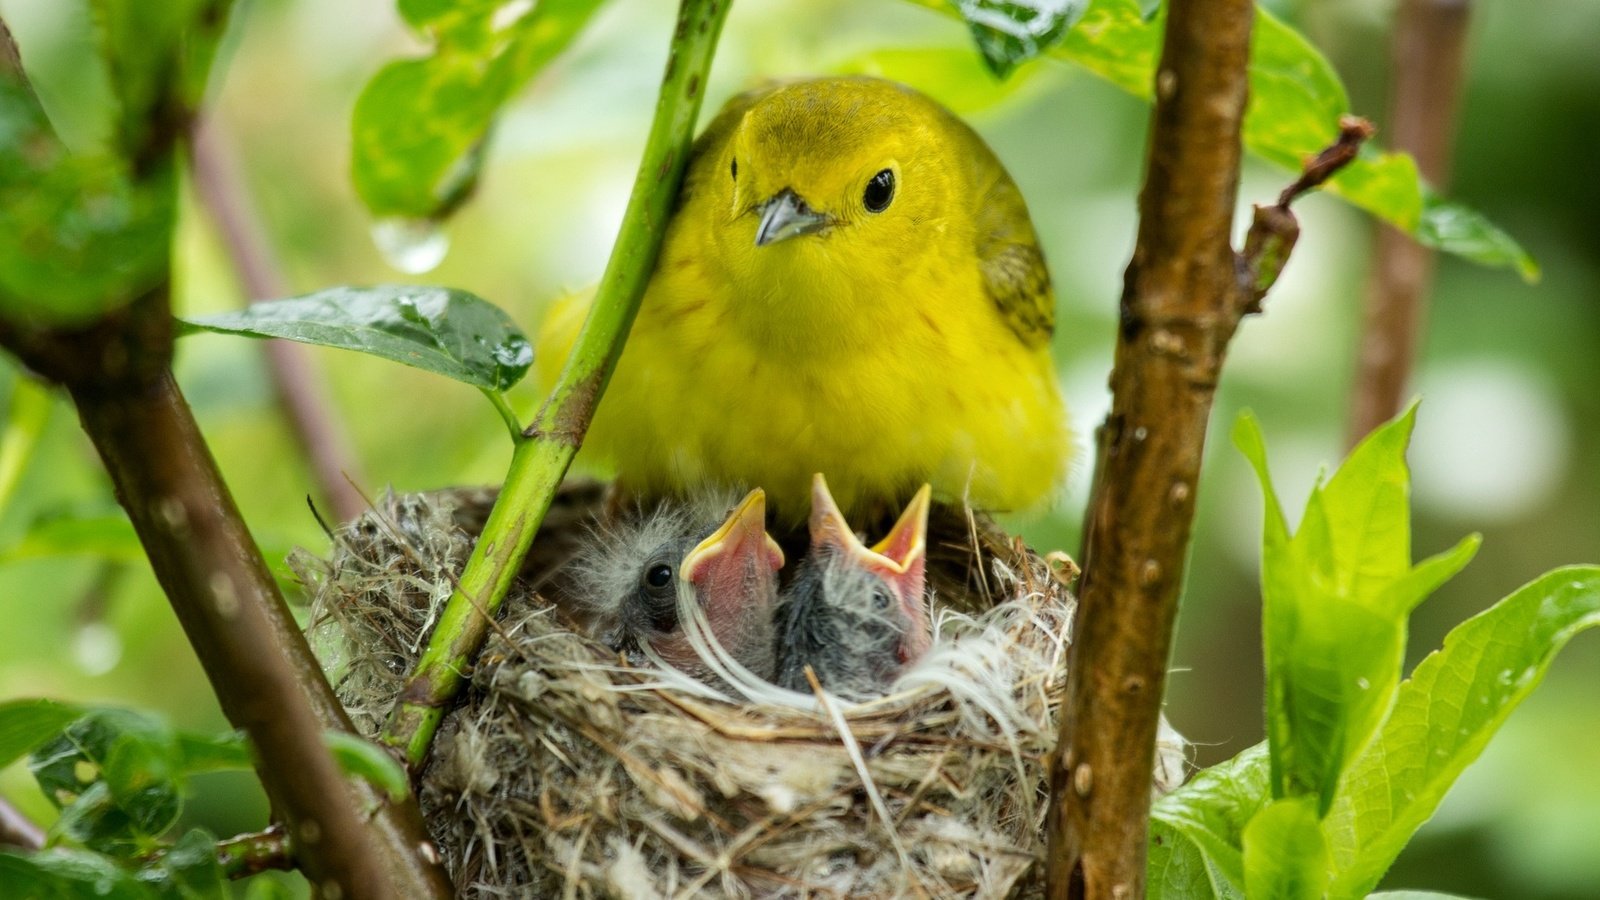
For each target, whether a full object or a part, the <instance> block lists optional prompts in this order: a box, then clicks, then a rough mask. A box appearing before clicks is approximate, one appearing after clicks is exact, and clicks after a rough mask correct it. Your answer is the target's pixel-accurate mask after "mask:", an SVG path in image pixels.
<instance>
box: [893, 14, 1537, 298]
mask: <svg viewBox="0 0 1600 900" xmlns="http://www.w3.org/2000/svg"><path fill="white" fill-rule="evenodd" d="M913 2H915V3H917V4H919V5H921V6H927V7H930V8H934V9H939V10H941V11H944V12H946V13H949V14H953V15H954V14H960V12H961V10H959V9H958V8H957V6H955V5H952V4H951V3H950V2H946V0H913ZM1165 27H1166V16H1165V7H1164V6H1162V7H1160V8H1157V9H1155V11H1154V14H1152V12H1151V4H1149V3H1148V0H1091V2H1090V3H1089V4H1088V6H1087V8H1086V9H1084V10H1083V14H1082V18H1081V19H1078V21H1077V24H1076V25H1074V26H1072V27H1070V28H1068V29H1067V30H1066V32H1065V33H1064V34H1063V35H1061V36H1060V38H1059V42H1058V43H1055V44H1054V45H1053V46H1049V47H1048V48H1047V49H1045V50H1044V52H1045V53H1046V54H1048V55H1050V56H1052V57H1055V58H1056V59H1061V60H1065V61H1067V62H1071V63H1075V64H1077V65H1079V66H1082V67H1083V68H1085V69H1088V70H1089V71H1090V72H1092V73H1094V74H1096V75H1098V76H1100V77H1101V78H1104V79H1106V80H1107V81H1109V82H1111V83H1112V84H1114V85H1116V86H1118V87H1120V88H1122V89H1123V90H1125V91H1127V92H1129V93H1131V94H1133V95H1134V96H1137V97H1140V98H1142V99H1144V100H1147V101H1148V100H1151V99H1152V98H1153V96H1154V90H1155V70H1156V62H1157V60H1158V59H1159V57H1160V53H1161V38H1162V31H1163V29H1164V28H1165ZM1348 112H1350V99H1349V97H1348V96H1347V95H1346V93H1345V89H1344V85H1343V83H1342V82H1341V81H1340V80H1339V76H1338V74H1337V73H1336V72H1335V71H1334V69H1333V66H1332V64H1330V63H1329V62H1328V60H1327V58H1326V57H1324V56H1323V55H1322V53H1321V52H1320V51H1318V50H1317V49H1316V47H1314V46H1312V45H1311V43H1310V42H1309V41H1307V40H1306V39H1305V38H1304V37H1303V36H1301V35H1300V34H1299V33H1298V32H1296V31H1295V30H1294V29H1293V28H1290V27H1289V26H1288V25H1286V24H1284V23H1283V22H1282V21H1281V20H1280V19H1278V18H1277V17H1276V16H1274V15H1273V14H1272V13H1270V12H1268V11H1267V10H1266V9H1263V8H1260V7H1258V8H1257V9H1256V24H1255V33H1254V35H1253V36H1252V38H1251V42H1250V105H1249V107H1248V108H1247V109H1246V111H1245V121H1244V135H1243V137H1244V143H1245V146H1246V147H1248V148H1249V149H1250V151H1251V152H1253V153H1255V154H1256V155H1258V156H1260V157H1262V158H1264V159H1266V160H1268V161H1270V162H1273V163H1276V164H1278V165H1280V166H1283V167H1285V168H1287V169H1289V170H1291V171H1296V172H1298V171H1299V169H1300V167H1301V166H1302V165H1303V164H1304V162H1305V161H1306V160H1307V159H1310V158H1311V157H1313V156H1315V155H1316V154H1317V153H1319V152H1321V151H1322V149H1323V148H1325V147H1327V146H1328V145H1330V144H1332V143H1333V141H1334V140H1335V139H1336V138H1337V137H1338V135H1339V119H1340V117H1341V116H1343V115H1345V114H1346V113H1348ZM1380 138H1381V135H1380ZM1327 189H1328V190H1330V191H1332V192H1333V193H1335V194H1337V195H1339V196H1341V197H1343V198H1344V199H1345V200H1347V201H1349V202H1350V203H1352V204H1353V205H1355V206H1357V207H1359V208H1361V209H1363V210H1366V211H1367V212H1369V213H1371V214H1372V215H1374V216H1377V217H1378V218H1380V219H1382V220H1384V221H1385V222H1388V223H1389V224H1391V225H1394V226H1395V227H1396V228H1399V229H1401V230H1402V231H1405V232H1406V233H1407V234H1410V235H1412V236H1414V237H1415V238H1416V239H1417V240H1418V241H1420V242H1422V243H1423V244H1426V245H1427V246H1430V247H1433V248H1435V249H1438V250H1442V251H1444V252H1446V253H1453V254H1455V255H1457V256H1461V257H1463V258H1465V259H1469V260H1472V261H1474V262H1478V263H1482V264H1484V265H1489V266H1504V267H1510V268H1514V269H1516V270H1517V271H1518V272H1519V273H1520V274H1521V275H1522V277H1523V279H1524V280H1526V281H1533V280H1535V279H1537V277H1538V266H1537V265H1536V264H1535V263H1534V261H1533V259H1532V257H1530V256H1529V255H1528V253H1527V252H1526V251H1525V250H1523V248H1522V247H1521V246H1520V245H1518V243H1517V242H1516V240H1515V239H1513V238H1512V237H1511V236H1510V235H1509V234H1507V233H1505V232H1504V231H1502V230H1500V229H1499V228H1497V227H1495V226H1494V225H1493V224H1492V223H1490V222H1489V221H1488V220H1486V219H1484V218H1483V217H1482V216H1481V215H1478V214H1477V213H1474V212H1472V211H1471V210H1468V209H1466V208H1465V207H1462V206H1459V205H1455V204H1448V203H1443V202H1442V201H1439V200H1436V199H1432V195H1431V192H1430V191H1429V189H1428V188H1427V186H1426V185H1425V184H1424V183H1423V182H1422V179H1421V178H1420V177H1419V176H1418V174H1417V167H1416V164H1415V163H1414V162H1413V161H1412V160H1411V158H1410V157H1409V156H1407V155H1405V154H1403V153H1383V152H1378V151H1367V152H1364V153H1362V154H1361V156H1360V158H1358V159H1356V160H1355V161H1354V162H1353V163H1351V164H1350V165H1349V166H1348V167H1346V168H1345V169H1344V170H1342V171H1341V172H1340V173H1339V174H1338V175H1337V176H1336V177H1335V178H1334V179H1333V180H1332V181H1331V182H1329V184H1328V185H1327ZM1247 199H1251V198H1247ZM1263 199H1264V198H1263Z"/></svg>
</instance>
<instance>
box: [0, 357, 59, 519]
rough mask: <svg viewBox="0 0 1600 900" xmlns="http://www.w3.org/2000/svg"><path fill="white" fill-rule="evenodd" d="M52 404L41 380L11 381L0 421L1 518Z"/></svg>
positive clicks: (30, 457) (31, 455)
mask: <svg viewBox="0 0 1600 900" xmlns="http://www.w3.org/2000/svg"><path fill="white" fill-rule="evenodd" d="M52 405H53V398H52V397H51V395H50V389H49V388H47V387H45V386H44V385H43V384H42V383H40V382H38V381H35V380H33V379H32V378H28V377H26V376H24V377H19V378H16V379H15V380H13V381H12V383H11V397H10V399H9V402H8V403H7V407H8V408H7V410H6V414H5V423H4V424H3V425H0V518H4V517H5V514H6V509H7V508H8V507H10V506H11V498H12V496H13V495H14V493H15V491H16V489H17V485H19V484H21V483H22V475H23V473H24V472H26V471H27V469H28V461H29V460H30V459H32V457H33V451H34V450H35V449H37V448H38V446H39V439H40V438H41V437H43V436H44V426H45V423H46V422H48V421H49V420H50V407H51V406H52Z"/></svg>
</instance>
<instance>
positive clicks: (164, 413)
mask: <svg viewBox="0 0 1600 900" xmlns="http://www.w3.org/2000/svg"><path fill="white" fill-rule="evenodd" d="M15 58H17V54H16V51H15V47H14V45H13V44H12V42H11V41H10V36H9V33H7V32H4V23H3V22H0V61H3V60H5V59H15ZM0 77H3V78H6V79H8V80H11V81H12V82H13V83H20V79H18V78H17V77H16V73H15V72H11V71H8V70H7V67H5V66H0ZM184 130H186V125H185V128H182V129H174V130H172V132H171V133H170V135H168V136H167V137H165V138H163V139H162V141H164V143H163V144H161V145H160V146H158V145H156V144H154V143H152V144H151V145H150V146H149V147H145V148H143V149H142V150H141V153H142V155H143V156H144V157H145V158H147V159H149V160H153V161H154V162H153V163H152V167H153V168H154V169H157V170H160V169H163V168H165V167H168V166H170V165H171V164H172V159H173V155H174V151H175V149H176V148H175V146H174V144H175V142H176V140H177V138H178V136H179V135H180V134H181V133H182V132H183V131H184ZM162 133H163V134H166V132H162ZM152 140H154V139H152ZM172 339H173V320H172V316H171V314H170V312H169V308H168V298H167V288H166V285H165V284H161V285H159V286H157V287H155V288H153V289H151V290H148V291H146V292H144V293H143V294H142V295H141V296H139V297H138V298H137V299H135V300H134V301H132V302H131V303H128V304H126V305H124V306H120V307H116V308H113V309H110V310H108V311H106V312H104V313H102V314H101V315H100V316H99V317H98V318H96V319H95V320H93V321H91V322H89V323H88V324H85V325H75V326H72V327H53V326H49V325H46V324H44V323H42V322H39V321H34V320H27V319H23V320H12V319H5V318H0V346H4V347H5V348H6V349H8V350H10V351H11V352H13V353H15V354H16V355H17V356H18V357H19V358H20V359H21V360H22V362H23V363H24V364H25V365H27V366H28V367H30V368H32V369H33V370H34V371H35V372H37V373H39V374H40V375H42V376H44V377H45V378H48V379H50V380H52V381H55V382H57V383H60V384H61V385H63V386H64V387H65V388H66V389H67V391H68V393H69V394H70V396H71V397H72V399H73V402H74V403H75V404H76V405H77V407H78V413H79V416H80V418H81V420H82V423H83V428H84V431H85V432H87V433H88V435H89V437H90V440H91V441H92V442H93V443H94V445H95V449H96V450H97V451H99V453H100V457H101V460H102V461H103V462H104V464H105V467H106V471H107V473H108V474H109V475H110V477H111V482H112V484H113V486H114V487H115V489H116V493H117V499H118V501H119V502H120V503H121V504H122V506H123V508H124V509H125V510H126V511H127V514H128V518H129V520H130V521H131V522H132V523H133V526H134V530H135V531H136V532H137V533H138V535H139V539H140V542H141V543H142V544H143V545H144V549H145V553H146V555H147V556H148V557H149V559H150V564H151V567H152V568H153V569H154V571H155V575H156V578H157V580H158V581H159V582H160V583H161V586H162V589H163V590H164V591H165V592H166V594H167V598H168V600H169V601H170V602H171V604H172V608H173V610H174V612H175V613H176V614H177V616H178V620H179V622H180V623H181V624H182V625H183V628H184V631H185V633H186V634H187V636H188V638H189V642H190V643H191V644H192V645H193V647H194V648H195V652H196V654H197V655H198V657H199V659H200V663H201V665H202V666H203V667H204V669H205V672H206V676H207V678H208V679H209V680H210V682H211V685H212V687H213V689H214V690H215V691H216V694H217V699H218V700H219V701H220V703H221V706H222V711H223V713H224V714H225V715H226V716H227V717H228V720H229V721H230V722H231V723H233V724H234V725H235V726H236V727H239V728H242V729H243V730H244V731H245V732H246V734H247V735H248V736H249V737H250V740H251V743H252V744H253V746H254V748H255V751H256V754H257V758H258V759H259V760H260V762H259V764H258V766H257V773H258V774H259V775H260V777H261V781H262V785H263V786H264V787H265V788H266V792H267V796H268V798H269V799H270V800H271V801H272V803H273V806H274V808H275V809H276V810H277V811H278V812H279V813H280V814H281V815H282V816H283V817H284V819H285V821H286V824H287V827H288V829H289V833H290V834H291V835H293V839H294V842H295V846H296V848H297V851H298V860H299V862H300V864H301V867H302V868H303V870H304V871H305V873H306V875H307V877H308V878H309V879H310V880H311V882H312V883H313V884H314V885H316V886H317V888H318V889H319V890H318V892H319V893H322V894H325V895H334V894H337V895H339V896H344V897H362V898H366V897H371V898H385V897H438V898H444V897H448V896H450V894H451V889H450V884H449V881H448V879H447V878H446V876H445V874H444V872H443V869H442V868H441V867H440V866H439V864H438V854H437V853H436V852H434V851H433V848H432V845H431V844H430V843H429V842H428V840H427V837H426V832H425V830H424V829H423V827H422V822H421V817H420V814H419V812H418V811H417V807H416V804H415V802H414V801H413V800H411V799H409V798H408V799H407V800H405V801H404V802H398V803H390V802H389V801H388V800H387V798H386V796H385V795H384V794H383V793H382V792H379V791H377V790H375V789H373V788H372V787H371V786H370V785H368V784H367V783H366V782H365V781H363V780H361V779H347V778H345V776H344V775H343V773H342V772H340V770H339V768H338V766H337V764H336V763H335V762H334V759H333V757H332V755H331V754H330V753H329V752H328V749H327V747H326V746H325V745H324V742H323V731H324V730H325V729H327V728H342V729H345V730H349V729H350V722H349V720H348V718H347V717H346V716H345V713H344V710H343V708H342V707H341V706H340V705H339V703H338V701H337V699H336V698H335V697H334V695H333V691H332V689H331V688H329V686H328V682H327V680H326V679H325V678H324V677H323V675H322V671H321V669H320V668H319V667H318V665H317V661H316V658H315V657H314V656H312V654H311V651H310V648H309V647H307V645H306V641H305V636H304V635H303V634H302V633H301V632H300V630H299V628H298V627H297V626H296V624H295V621H294V619H293V617H292V616H291V615H290V614H289V610H288V607H287V606H286V605H285V604H284V602H283V597H282V595H281V594H280V593H279V592H278V586H277V583H276V582H275V581H274V580H273V578H272V576H271V574H270V573H269V572H268V570H267V566H266V563H265V562H264V561H263V560H262V558H261V552H260V550H259V549H257V547H256V545H255V543H254V541H252V540H251V537H250V534H249V532H248V530H247V529H246V528H245V525H244V522H243V520H242V519H241V518H240V516H239V511H238V509H237V508H236V507H235V506H234V503H233V499H232V497H231V496H230V495H229V493H228V490H227V487H226V486H225V485H224V484H223V482H222V476H221V473H220V472H218V470H217V466H216V462H215V460H213V459H212V457H211V454H210V451H209V450H208V448H207V447H206V445H205V442H204V440H203V439H202V437H201V435H200V429H199V426H198V425H197V424H196V423H195V421H194V417H193V415H192V414H191V413H190V411H189V407H188V405H187V404H186V403H185V402H184V400H183V397H182V395H181V394H180V393H179V391H178V387H177V384H176V383H175V382H174V381H173V378H172V370H171V362H172Z"/></svg>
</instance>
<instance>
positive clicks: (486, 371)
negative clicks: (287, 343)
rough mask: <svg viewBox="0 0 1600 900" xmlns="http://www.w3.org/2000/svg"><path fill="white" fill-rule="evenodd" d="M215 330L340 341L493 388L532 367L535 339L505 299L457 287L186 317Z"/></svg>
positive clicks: (367, 292) (337, 295)
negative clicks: (498, 301) (499, 302)
mask: <svg viewBox="0 0 1600 900" xmlns="http://www.w3.org/2000/svg"><path fill="white" fill-rule="evenodd" d="M183 324H184V326H185V327H186V331H187V332H189V333H192V332H194V331H214V332H218V333H221V334H239V335H244V336H246V337H257V338H284V339H287V340H291V341H299V342H300V343H303V344H317V345H320V346H324V347H340V348H343V349H346V350H359V351H361V352H362V353H367V354H371V355H373V356H379V357H382V358H384V359H388V360H393V361H395V362H398V363H404V364H405V365H408V366H414V367H416V368H419V369H426V370H427V371H430V372H436V373H438V374H440V375H444V376H447V377H449V378H454V379H455V380H457V381H462V382H466V383H467V384H470V385H473V386H474V387H478V388H482V389H484V390H487V391H504V390H506V389H507V388H509V387H511V386H512V385H514V384H516V383H517V382H518V381H520V380H521V379H522V376H523V375H525V374H527V371H528V367H529V366H530V365H532V364H533V347H532V345H531V344H529V343H528V339H527V338H526V337H524V336H523V334H522V332H521V331H519V330H517V326H516V325H515V323H513V322H512V321H511V318H510V317H509V316H507V315H506V314H505V313H504V312H503V311H502V310H501V309H500V308H499V307H497V306H495V305H494V304H492V303H490V302H488V301H487V300H484V299H482V298H480V297H477V296H475V295H473V294H470V293H468V292H466V291H460V290H455V289H452V288H438V287H414V286H409V285H380V286H378V287H369V288H355V287H338V288H331V289H329V290H326V291H318V292H317V293H315V294H307V295H305V296H303V297H293V298H290V299H288V300H272V301H268V302H264V303H253V304H251V305H250V306H249V307H247V308H245V309H242V310H239V311H237V312H229V313H222V314H220V315H214V316H206V317H204V318H199V319H192V320H187V321H186V322H184V323H183Z"/></svg>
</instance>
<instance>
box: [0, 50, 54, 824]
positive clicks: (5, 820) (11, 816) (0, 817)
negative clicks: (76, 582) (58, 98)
mask: <svg viewBox="0 0 1600 900" xmlns="http://www.w3.org/2000/svg"><path fill="white" fill-rule="evenodd" d="M0 52H4V51H3V50H0ZM43 846H44V829H43V828H40V827H39V826H38V825H36V824H34V821H33V820H32V819H30V818H28V817H27V816H25V815H23V814H22V813H21V812H20V811H19V810H18V809H17V808H16V807H15V806H12V805H11V804H10V803H9V802H8V801H7V800H6V798H4V797H0V847H21V848H22V849H24V850H37V849H39V848H40V847H43Z"/></svg>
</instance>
